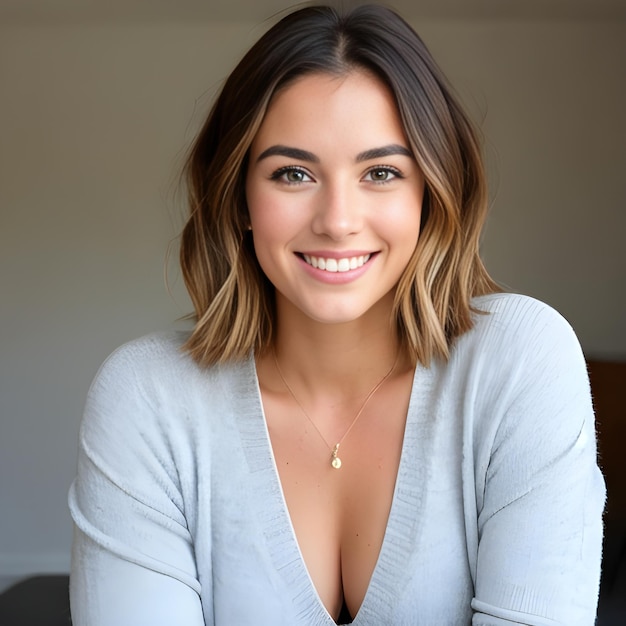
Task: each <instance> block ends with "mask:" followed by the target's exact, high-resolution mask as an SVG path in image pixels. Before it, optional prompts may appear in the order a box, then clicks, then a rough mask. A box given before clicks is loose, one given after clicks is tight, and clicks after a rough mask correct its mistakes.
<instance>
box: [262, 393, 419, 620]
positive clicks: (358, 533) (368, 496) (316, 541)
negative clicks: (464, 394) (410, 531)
mask: <svg viewBox="0 0 626 626" xmlns="http://www.w3.org/2000/svg"><path fill="white" fill-rule="evenodd" d="M409 396H410V381H404V382H403V383H402V384H400V382H397V383H396V384H395V385H391V386H390V388H389V393H387V394H381V396H380V397H379V398H377V399H376V401H375V402H372V403H371V404H370V405H369V406H368V407H367V411H364V413H363V414H362V415H361V416H360V418H359V420H358V421H357V422H355V423H354V425H353V426H352V428H350V430H349V433H348V435H347V436H345V437H343V438H342V436H341V429H339V430H338V431H337V432H338V433H339V434H337V435H336V436H335V438H334V439H330V440H329V438H328V436H323V431H321V429H318V427H317V426H316V425H314V424H313V423H312V422H311V420H310V419H309V418H308V417H307V416H302V415H298V414H297V413H296V414H293V412H292V411H291V410H287V411H286V412H287V413H289V415H288V416H285V415H284V413H285V410H284V408H283V409H281V407H280V406H276V407H272V403H271V401H270V402H268V403H266V414H267V421H268V428H269V433H270V439H271V445H272V449H273V453H274V458H275V461H276V466H277V470H278V474H279V477H280V483H281V487H282V491H283V495H284V498H285V503H286V505H287V509H288V512H289V517H290V520H291V524H292V526H293V529H294V532H295V535H296V538H297V541H298V546H299V549H300V552H301V554H302V558H303V561H304V563H305V565H306V568H307V570H308V573H309V575H310V577H311V580H312V582H313V584H314V586H315V589H316V591H317V593H318V595H319V597H320V600H321V601H322V603H323V604H324V606H325V607H326V609H327V611H328V613H329V614H330V615H331V616H333V617H335V618H336V617H338V616H339V614H340V612H341V608H342V606H343V605H344V604H345V606H346V607H347V608H348V610H349V612H350V614H351V615H352V616H354V615H356V613H357V612H358V610H359V608H360V606H361V604H362V602H363V599H364V597H365V595H366V593H367V589H368V586H369V582H370V580H371V577H372V573H373V571H374V569H375V566H376V563H377V561H378V557H379V554H380V550H381V546H382V544H383V539H384V537H385V531H386V528H387V521H388V518H389V512H390V509H391V506H392V502H393V496H394V489H395V484H396V478H397V473H398V467H399V464H400V460H401V455H402V449H403V441H404V431H405V424H406V414H407V409H408V403H409ZM268 408H269V410H268ZM331 433H332V434H334V432H332V430H331ZM331 436H332V435H331ZM335 439H336V440H338V441H340V442H341V443H340V445H339V448H338V449H337V450H336V454H335V455H333V449H334V445H335V443H337V441H335ZM333 441H334V443H333ZM335 457H337V458H339V459H340V461H341V466H340V467H339V468H335V467H333V464H332V463H331V461H332V460H333V458H335Z"/></svg>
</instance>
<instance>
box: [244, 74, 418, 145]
mask: <svg viewBox="0 0 626 626" xmlns="http://www.w3.org/2000/svg"><path fill="white" fill-rule="evenodd" d="M324 138H329V139H331V140H332V139H333V138H335V140H337V141H338V140H340V139H341V140H342V141H346V139H350V140H351V143H352V142H355V143H358V142H359V139H360V138H362V140H363V141H365V142H372V141H374V142H376V141H383V143H387V142H389V141H391V140H393V141H395V142H396V143H404V144H406V143H407V142H406V139H405V133H404V129H403V126H402V123H401V120H400V115H399V113H398V108H397V105H396V102H395V99H394V96H393V94H392V93H391V91H390V90H389V88H388V87H387V86H386V85H385V84H384V83H383V82H382V81H381V80H380V79H379V78H377V77H376V76H375V75H373V74H371V73H370V72H367V71H365V70H354V71H350V72H348V73H345V74H341V75H339V76H337V75H333V74H327V73H313V74H307V75H304V76H302V77H300V78H297V79H296V80H294V81H293V82H291V83H289V84H288V85H287V86H285V87H284V88H283V89H281V90H280V91H278V92H277V93H276V94H274V96H273V98H272V100H271V102H270V105H269V107H268V110H267V112H266V114H265V117H264V119H263V122H262V123H261V126H260V128H259V131H258V132H257V135H256V137H255V139H254V141H253V146H252V148H253V151H255V147H256V148H260V147H261V145H260V144H268V143H273V142H275V141H278V140H280V141H281V142H283V143H284V142H287V141H289V140H291V141H305V142H306V143H309V142H311V143H314V142H316V141H317V140H320V141H321V140H322V139H324ZM264 147H267V146H266V145H265V146H264Z"/></svg>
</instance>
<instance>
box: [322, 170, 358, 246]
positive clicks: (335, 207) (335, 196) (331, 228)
mask: <svg viewBox="0 0 626 626" xmlns="http://www.w3.org/2000/svg"><path fill="white" fill-rule="evenodd" d="M360 204H361V203H360V199H359V194H358V190H356V189H354V188H353V187H351V186H350V184H347V183H345V182H344V183H341V182H334V183H332V184H326V185H324V188H323V189H322V190H320V193H319V194H318V198H317V204H316V207H315V215H314V218H313V223H312V229H313V232H314V233H315V234H316V235H326V236H327V237H330V238H331V239H334V240H337V241H340V240H342V239H345V238H346V237H348V236H349V235H353V234H355V233H358V232H359V231H360V230H361V229H362V228H363V207H361V206H360Z"/></svg>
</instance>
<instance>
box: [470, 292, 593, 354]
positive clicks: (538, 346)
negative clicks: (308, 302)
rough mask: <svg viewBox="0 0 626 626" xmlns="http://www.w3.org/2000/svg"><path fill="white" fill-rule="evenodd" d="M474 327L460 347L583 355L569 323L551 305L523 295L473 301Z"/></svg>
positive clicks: (504, 351) (500, 351) (498, 352)
mask: <svg viewBox="0 0 626 626" xmlns="http://www.w3.org/2000/svg"><path fill="white" fill-rule="evenodd" d="M472 307H473V309H474V328H473V329H472V330H471V331H469V332H468V333H467V334H466V335H464V336H462V337H461V338H460V341H459V342H458V348H459V349H461V350H464V349H468V350H476V349H479V350H481V351H486V352H493V353H497V354H499V355H500V356H502V357H505V356H506V355H507V354H509V355H516V356H518V357H519V356H520V355H528V356H529V357H532V356H533V355H534V356H540V355H541V354H545V353H547V352H552V353H556V354H557V355H558V354H561V353H563V354H568V355H570V356H571V354H572V353H575V354H577V355H579V356H581V355H582V351H581V349H580V344H579V342H578V339H577V337H576V335H575V333H574V330H573V329H572V327H571V325H570V324H569V322H568V321H567V320H566V319H565V318H564V317H563V316H562V315H561V314H560V313H559V312H558V311H556V310H555V309H553V308H552V307H551V306H549V305H547V304H545V303H544V302H541V301H539V300H536V299H535V298H531V297H529V296H524V295H520V294H511V293H498V294H490V295H487V296H481V297H479V298H474V299H473V300H472Z"/></svg>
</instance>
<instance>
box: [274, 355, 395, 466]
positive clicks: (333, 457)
mask: <svg viewBox="0 0 626 626" xmlns="http://www.w3.org/2000/svg"><path fill="white" fill-rule="evenodd" d="M272 355H273V356H274V364H275V365H276V371H277V372H278V375H279V376H280V379H281V380H282V381H283V383H284V385H285V387H287V391H289V393H290V394H291V397H292V398H293V399H294V400H295V401H296V404H297V405H298V406H299V407H300V410H301V411H302V412H303V413H304V415H305V417H306V418H307V419H308V420H309V422H311V424H313V427H314V428H315V430H316V431H317V434H318V435H319V436H320V437H321V438H322V441H323V442H324V443H325V444H326V445H327V446H328V447H329V448H331V453H330V464H331V466H332V467H334V468H335V469H339V468H340V467H341V459H340V458H339V456H337V455H338V453H339V446H340V445H341V443H342V442H343V440H344V439H345V438H346V437H347V436H348V433H349V432H350V431H351V430H352V427H353V426H354V425H355V424H356V422H357V420H358V419H359V417H361V413H363V410H364V409H365V407H366V405H367V403H368V402H369V401H370V399H371V397H372V396H373V395H374V394H375V393H376V392H377V391H378V390H379V389H380V388H381V387H382V386H383V383H384V382H385V381H386V380H387V379H388V378H389V377H390V376H391V373H392V372H393V370H394V369H396V365H397V364H398V359H399V358H400V351H399V350H398V354H397V355H396V360H395V361H394V362H393V365H392V366H391V369H390V370H389V371H388V372H387V373H386V374H385V375H384V376H383V377H382V378H381V379H380V380H379V381H378V382H377V383H376V384H375V385H374V386H373V387H372V389H371V390H370V392H369V393H368V394H367V396H366V397H365V400H364V401H363V404H362V405H361V408H360V409H359V410H358V411H357V414H356V415H355V416H354V419H353V420H352V422H351V424H350V426H348V430H346V432H345V433H344V434H343V437H342V438H341V439H340V440H339V441H338V442H337V443H336V444H335V445H334V446H331V445H329V443H328V441H326V438H325V437H324V435H322V432H321V431H320V429H319V428H318V427H317V424H316V423H315V422H314V421H313V420H312V419H311V417H310V415H309V414H308V413H307V412H306V411H305V410H304V407H303V406H302V404H301V402H300V400H298V398H297V397H296V394H295V393H294V392H293V389H292V388H291V387H290V386H289V383H288V382H287V381H286V380H285V377H284V376H283V373H282V371H281V369H280V365H278V359H277V358H276V350H275V349H274V348H272Z"/></svg>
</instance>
